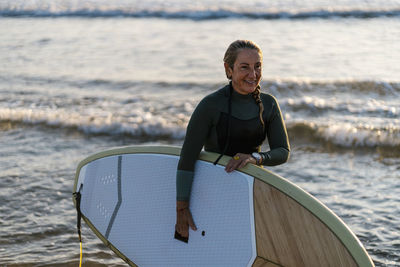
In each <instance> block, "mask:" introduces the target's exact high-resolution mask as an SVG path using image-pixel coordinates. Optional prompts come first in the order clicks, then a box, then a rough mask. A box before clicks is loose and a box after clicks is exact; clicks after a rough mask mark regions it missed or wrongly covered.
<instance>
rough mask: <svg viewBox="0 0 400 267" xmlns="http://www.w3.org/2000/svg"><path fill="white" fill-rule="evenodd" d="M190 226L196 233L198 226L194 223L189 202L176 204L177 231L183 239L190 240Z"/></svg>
mask: <svg viewBox="0 0 400 267" xmlns="http://www.w3.org/2000/svg"><path fill="white" fill-rule="evenodd" d="M189 226H190V228H192V230H193V231H196V230H197V228H196V225H195V224H194V222H193V218H192V213H190V210H189V202H188V201H177V202H176V224H175V231H177V232H178V234H180V235H181V236H182V237H184V238H189Z"/></svg>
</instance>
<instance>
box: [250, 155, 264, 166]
mask: <svg viewBox="0 0 400 267" xmlns="http://www.w3.org/2000/svg"><path fill="white" fill-rule="evenodd" d="M251 156H252V157H253V158H254V159H255V160H256V164H257V165H261V163H262V157H261V154H260V153H257V152H253V153H251Z"/></svg>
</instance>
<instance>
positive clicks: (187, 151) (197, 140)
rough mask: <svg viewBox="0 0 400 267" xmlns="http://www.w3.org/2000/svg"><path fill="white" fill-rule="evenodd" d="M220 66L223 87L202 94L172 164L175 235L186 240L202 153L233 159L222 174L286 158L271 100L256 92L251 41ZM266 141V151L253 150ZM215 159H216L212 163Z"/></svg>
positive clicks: (258, 63) (256, 53) (257, 59)
mask: <svg viewBox="0 0 400 267" xmlns="http://www.w3.org/2000/svg"><path fill="white" fill-rule="evenodd" d="M224 67H225V72H226V76H227V78H228V79H229V80H230V83H229V85H226V86H225V87H223V88H221V89H219V90H218V91H216V92H214V93H212V94H210V95H208V96H206V97H205V98H204V99H203V100H202V101H201V102H200V103H199V104H198V106H197V107H196V109H195V111H194V112H193V114H192V117H191V119H190V121H189V125H188V127H187V132H186V137H185V141H184V144H183V146H182V151H181V155H180V160H179V164H178V170H177V176H176V186H177V204H176V208H177V209H176V211H177V220H176V225H175V230H176V233H175V236H176V238H178V239H181V240H183V241H186V242H187V238H188V236H189V226H190V227H191V228H192V229H193V230H196V226H195V224H194V222H193V219H192V215H191V213H190V210H189V200H190V190H191V186H192V182H193V176H194V165H195V162H196V160H197V158H198V156H199V153H200V151H201V149H202V148H203V146H204V149H205V150H206V151H212V152H217V153H219V154H221V156H222V155H223V154H224V155H229V156H232V157H233V158H232V159H231V160H230V161H229V163H228V164H227V165H226V167H225V170H226V171H227V172H232V171H233V170H235V169H237V168H242V167H244V166H245V165H246V164H248V163H252V164H257V165H268V166H274V165H278V164H282V163H285V162H286V161H287V159H288V158H289V151H290V147H289V141H288V136H287V132H286V128H285V124H284V121H283V118H282V114H281V111H280V108H279V105H278V103H277V101H276V99H275V98H274V97H273V96H271V95H269V94H264V93H261V92H260V86H259V83H260V80H261V74H262V52H261V49H260V48H259V47H258V46H257V45H256V44H255V43H253V42H251V41H248V40H237V41H235V42H233V43H232V44H231V45H230V46H229V47H228V49H227V51H226V53H225V56H224ZM266 138H268V143H269V147H270V151H268V152H259V151H260V147H261V145H262V143H263V142H264V140H265V139H266ZM218 160H219V158H218V159H217V161H218Z"/></svg>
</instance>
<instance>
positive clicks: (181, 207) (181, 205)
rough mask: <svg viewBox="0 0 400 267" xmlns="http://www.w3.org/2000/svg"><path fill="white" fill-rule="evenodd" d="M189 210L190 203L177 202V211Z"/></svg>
mask: <svg viewBox="0 0 400 267" xmlns="http://www.w3.org/2000/svg"><path fill="white" fill-rule="evenodd" d="M187 208H189V201H177V202H176V211H183V210H185V209H187Z"/></svg>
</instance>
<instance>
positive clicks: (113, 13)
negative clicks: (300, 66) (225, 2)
mask: <svg viewBox="0 0 400 267" xmlns="http://www.w3.org/2000/svg"><path fill="white" fill-rule="evenodd" d="M0 16H1V17H39V18H40V17H84V18H98V17H100V18H109V17H128V18H129V17H131V18H162V19H190V20H215V19H227V18H234V19H242V18H244V19H264V20H276V19H315V18H320V19H331V18H359V19H369V18H379V17H398V16H400V8H398V9H389V10H385V9H383V10H380V9H375V10H374V9H372V10H371V9H365V10H363V9H351V10H340V9H339V10H335V9H326V10H325V9H319V10H310V11H298V12H295V11H266V12H262V11H259V12H254V11H250V10H248V11H247V10H245V11H241V10H239V9H238V10H235V9H228V8H220V9H205V8H200V9H186V10H176V9H171V10H168V9H154V10H153V9H141V10H135V9H132V8H123V9H121V8H111V9H96V8H81V9H65V10H63V9H56V10H53V9H50V8H49V9H41V8H38V9H29V8H26V9H25V8H7V7H6V8H2V9H0Z"/></svg>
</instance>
